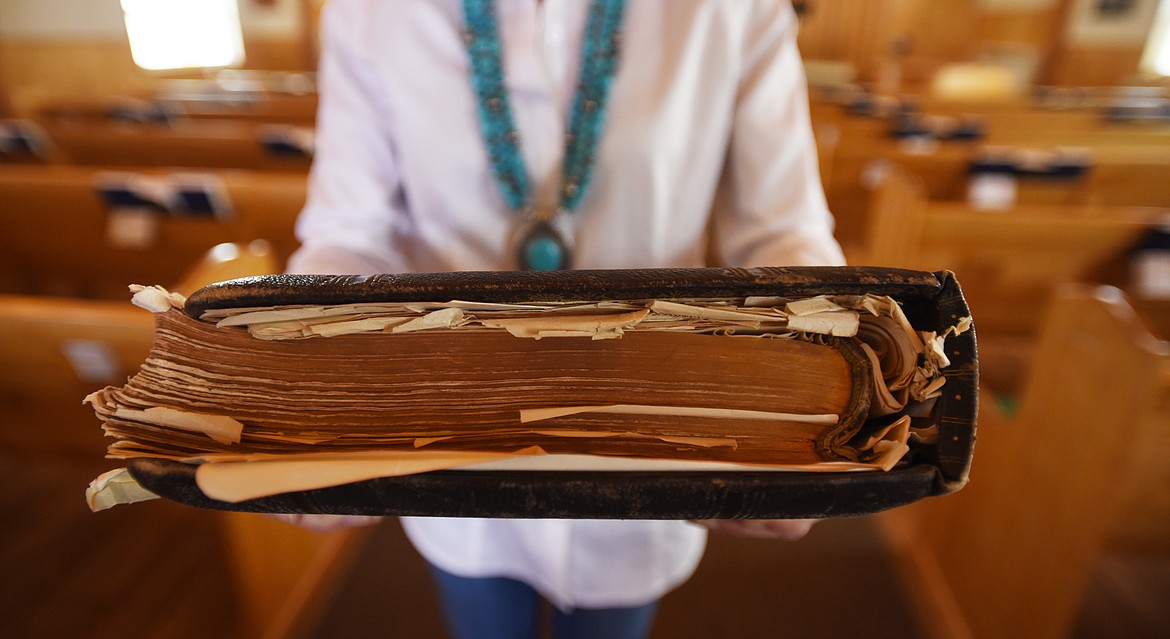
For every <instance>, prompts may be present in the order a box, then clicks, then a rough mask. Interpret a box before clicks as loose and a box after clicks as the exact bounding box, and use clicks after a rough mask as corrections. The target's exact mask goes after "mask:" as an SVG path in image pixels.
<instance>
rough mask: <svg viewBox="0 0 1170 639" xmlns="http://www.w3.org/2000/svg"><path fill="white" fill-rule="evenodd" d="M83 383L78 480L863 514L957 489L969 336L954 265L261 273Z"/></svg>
mask: <svg viewBox="0 0 1170 639" xmlns="http://www.w3.org/2000/svg"><path fill="white" fill-rule="evenodd" d="M151 296H153V300H154V301H153V302H151V301H147V302H146V303H145V304H143V305H146V306H153V308H151V310H154V311H156V312H157V313H158V314H157V316H156V341H155V346H154V349H153V351H152V353H151V356H150V357H149V358H148V360H147V361H146V362H144V363H143V366H142V368H141V370H140V371H139V373H138V374H137V375H135V376H134V377H133V378H131V379H130V380H129V381H128V382H127V384H126V385H125V386H123V387H118V388H113V387H111V388H107V389H104V390H103V391H99V392H98V393H95V394H94V395H92V396H90V397H89V398H87V401H89V402H90V403H91V404H93V406H94V408H95V410H96V412H97V414H98V415H99V417H101V419H102V421H103V425H104V428H105V430H106V433H107V435H110V436H111V437H112V438H113V440H114V441H113V443H112V444H111V446H110V456H111V457H116V458H123V459H125V460H126V463H127V468H126V469H125V472H115V473H113V474H112V476H111V477H103V478H100V479H99V480H98V481H97V482H95V487H92V488H91V493H92V494H100V493H102V492H106V493H110V492H119V491H122V490H123V488H124V487H126V486H129V487H130V488H127V489H126V490H129V492H130V493H131V494H132V495H135V496H136V497H134V496H132V497H131V498H129V499H117V498H112V497H109V496H108V495H107V496H105V497H96V498H95V497H93V496H92V495H91V505H93V504H94V502H95V500H96V501H97V502H102V501H103V500H104V499H113V500H114V502H118V501H134V500H136V499H138V498H144V496H155V495H157V496H162V497H165V498H168V499H172V500H175V501H179V502H182V503H185V504H189V505H193V506H199V507H205V508H215V509H225V510H243V511H257V512H309V513H343V514H386V515H433V516H474V517H489V516H490V517H569V518H631V519H632V518H646V519H707V518H744V517H751V518H786V517H825V516H839V515H855V514H866V513H872V512H877V511H880V510H884V509H887V508H891V507H895V506H898V505H902V504H906V503H910V502H912V501H915V500H918V499H921V498H924V497H927V496H931V495H939V494H945V493H948V492H952V491H954V490H957V489H958V488H960V487H961V486H962V485H963V484H964V483H965V482H966V478H967V473H968V469H969V465H970V460H971V453H972V447H973V442H974V431H975V417H976V401H977V393H976V387H977V368H978V367H977V354H976V342H975V335H974V331H973V330H971V320H970V314H969V312H968V309H967V307H966V304H965V302H964V300H963V297H962V294H961V291H960V289H959V286H958V284H957V282H956V281H955V279H954V277H953V276H952V275H951V274H950V273H946V272H940V273H927V272H918V271H906V270H899V269H886V268H865V267H803V268H757V269H642V270H595V271H584V270H583V271H559V272H543V273H538V272H468V273H432V274H401V275H378V276H371V277H359V276H291V275H282V276H267V277H258V278H245V279H241V280H232V281H228V282H222V283H219V284H215V285H212V286H209V287H206V288H204V289H201V290H200V291H197V292H196V293H194V294H193V295H191V296H190V297H189V298H187V299H182V298H179V297H178V296H174V295H170V294H167V293H166V292H165V291H160V290H158V289H145V288H144V289H142V291H141V292H140V293H139V294H138V295H136V297H144V298H148V300H149V299H150V298H151Z"/></svg>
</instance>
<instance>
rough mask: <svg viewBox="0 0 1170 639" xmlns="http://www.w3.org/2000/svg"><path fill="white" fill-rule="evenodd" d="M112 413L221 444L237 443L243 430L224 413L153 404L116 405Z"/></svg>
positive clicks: (237, 422)
mask: <svg viewBox="0 0 1170 639" xmlns="http://www.w3.org/2000/svg"><path fill="white" fill-rule="evenodd" d="M87 400H88V398H87ZM113 415H114V417H117V418H119V419H126V420H130V421H137V422H145V423H147V424H154V425H155V426H167V427H170V428H177V429H179V430H185V431H189V432H195V433H202V434H204V435H207V436H208V437H210V438H211V439H213V440H215V441H217V442H219V443H221V444H235V443H238V442H239V441H240V436H241V435H242V434H243V432H244V425H243V424H242V423H240V422H239V421H237V420H235V419H232V418H231V417H227V416H226V415H209V414H206V413H191V412H187V411H181V410H175V409H173V408H165V407H162V406H154V407H151V408H147V409H146V410H138V409H134V408H126V407H124V406H118V407H116V408H115V409H114V411H113Z"/></svg>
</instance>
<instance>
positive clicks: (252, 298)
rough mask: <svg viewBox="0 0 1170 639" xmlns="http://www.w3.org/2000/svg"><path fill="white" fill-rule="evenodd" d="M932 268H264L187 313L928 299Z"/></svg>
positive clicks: (195, 298) (215, 290)
mask: <svg viewBox="0 0 1170 639" xmlns="http://www.w3.org/2000/svg"><path fill="white" fill-rule="evenodd" d="M940 287H941V283H940V282H939V280H938V278H937V277H936V275H935V274H934V273H928V272H924V271H910V270H905V269H893V268H877V267H851V266H820V267H818V266H809V267H767V268H752V269H743V268H670V269H610V270H579V271H462V272H452V273H403V274H383V275H370V276H361V275H266V276H259V277H248V278H241V279H235V280H228V281H226V282H218V283H216V284H211V285H209V286H206V287H204V288H201V289H199V290H198V291H195V292H194V293H192V294H191V295H190V296H189V297H188V298H187V303H186V306H185V311H186V313H187V314H188V315H189V316H191V317H195V318H198V317H199V316H200V315H202V313H203V312H204V311H206V310H210V309H220V308H246V307H255V306H275V305H282V304H290V305H291V304H306V305H313V304H322V305H324V304H355V303H364V302H434V301H448V300H452V299H460V300H470V301H479V302H515V303H519V302H537V301H598V300H605V299H670V298H704V297H739V296H748V295H779V296H809V295H818V294H822V293H826V292H832V293H835V294H841V295H859V294H864V293H875V294H878V295H890V296H891V297H895V298H902V297H918V298H930V297H933V296H934V295H935V294H937V292H938V291H939V289H940Z"/></svg>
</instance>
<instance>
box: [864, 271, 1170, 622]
mask: <svg viewBox="0 0 1170 639" xmlns="http://www.w3.org/2000/svg"><path fill="white" fill-rule="evenodd" d="M1168 361H1170V347H1168V345H1167V344H1166V343H1165V342H1162V341H1160V340H1157V339H1155V338H1154V337H1153V336H1151V334H1150V333H1149V332H1148V331H1147V330H1146V328H1145V327H1144V326H1143V325H1142V324H1141V322H1139V321H1138V319H1137V317H1136V315H1135V314H1134V313H1133V311H1132V309H1131V308H1130V307H1129V305H1128V304H1127V303H1126V301H1125V299H1124V296H1123V295H1121V293H1120V291H1118V290H1117V289H1112V288H1108V287H1105V288H1094V287H1070V288H1064V289H1062V290H1061V292H1060V294H1059V295H1057V296H1056V298H1055V301H1054V303H1053V305H1052V308H1051V310H1050V312H1049V314H1048V315H1047V318H1046V321H1045V322H1044V327H1043V331H1042V338H1041V341H1040V344H1039V348H1038V351H1037V359H1036V363H1035V366H1034V367H1033V369H1032V374H1031V376H1030V380H1029V382H1028V384H1027V387H1026V390H1025V393H1024V395H1023V400H1022V403H1021V410H1020V412H1019V414H1018V416H1017V417H1014V418H1006V417H1003V416H1002V415H999V414H997V413H995V411H994V410H993V409H992V410H989V409H987V408H985V409H984V410H981V411H980V412H981V414H980V419H979V444H978V446H977V447H976V452H975V461H974V463H973V465H972V471H971V479H970V483H969V484H968V485H967V486H966V487H965V488H964V489H963V490H961V491H959V492H958V493H956V494H954V495H950V496H947V497H944V498H942V499H938V500H928V501H927V502H923V503H921V504H917V505H914V506H911V507H907V508H905V509H899V510H896V511H891V512H889V513H886V514H884V515H883V516H882V518H881V521H882V523H883V525H884V526H885V528H886V530H887V532H888V538H889V540H890V542H891V544H892V546H893V548H894V550H895V551H896V552H897V553H898V556H899V557H900V559H901V560H902V561H901V562H900V565H901V566H902V567H903V568H904V569H905V571H906V579H905V583H906V586H907V588H909V589H910V591H911V592H912V593H913V595H914V596H913V600H914V601H915V602H916V603H917V604H918V605H920V606H921V610H920V612H921V613H922V614H921V619H922V625H923V627H924V629H926V630H927V636H929V637H932V638H943V637H948V638H956V639H957V638H970V639H981V638H984V637H987V638H995V637H1033V638H1036V639H1058V638H1063V637H1068V636H1069V634H1070V632H1071V630H1072V627H1073V623H1074V620H1075V619H1076V616H1077V613H1078V610H1079V608H1080V606H1081V605H1082V600H1083V596H1084V592H1085V589H1086V585H1087V583H1088V581H1089V578H1090V574H1091V572H1092V570H1093V567H1094V565H1095V563H1096V562H1097V561H1098V559H1099V558H1100V557H1101V555H1102V553H1103V552H1104V551H1105V550H1106V549H1107V547H1108V544H1109V540H1110V538H1111V537H1112V535H1113V534H1114V531H1115V530H1117V529H1118V528H1119V527H1120V528H1125V527H1126V525H1127V524H1126V522H1125V521H1124V520H1121V519H1119V517H1121V516H1122V515H1124V514H1125V512H1126V511H1125V508H1124V505H1125V504H1126V502H1127V500H1128V499H1129V495H1128V494H1127V492H1128V491H1130V487H1131V484H1129V483H1128V482H1126V481H1124V479H1123V478H1125V477H1126V476H1127V475H1128V473H1129V471H1130V470H1131V465H1132V463H1133V461H1134V459H1135V457H1134V455H1135V453H1136V452H1137V451H1138V448H1137V445H1138V444H1140V443H1142V442H1144V441H1148V437H1147V436H1148V433H1146V432H1143V431H1144V430H1145V429H1146V428H1148V425H1149V424H1150V423H1151V421H1150V413H1151V409H1152V407H1153V399H1154V397H1155V396H1156V394H1157V393H1158V392H1159V388H1161V387H1163V385H1164V384H1165V382H1166V378H1165V371H1166V370H1167V368H1166V367H1167V363H1168ZM984 405H985V406H987V404H984ZM1161 423H1162V424H1163V425H1164V424H1165V423H1166V422H1165V419H1164V418H1163V419H1162V420H1161ZM1162 439H1163V440H1165V434H1164V433H1163V436H1162ZM1160 464H1161V468H1162V469H1163V472H1164V471H1165V469H1166V468H1167V462H1166V458H1165V457H1162V458H1161V459H1160ZM1164 488H1165V487H1164V486H1162V487H1161V489H1162V492H1164ZM1162 512H1165V511H1162ZM1162 529H1163V530H1164V529H1165V525H1164V523H1163V525H1162ZM1165 541H1166V540H1165V539H1163V549H1165Z"/></svg>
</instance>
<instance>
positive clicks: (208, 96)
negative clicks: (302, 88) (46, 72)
mask: <svg viewBox="0 0 1170 639" xmlns="http://www.w3.org/2000/svg"><path fill="white" fill-rule="evenodd" d="M316 114H317V96H316V94H312V93H311V94H306V95H288V94H266V93H261V94H254V93H247V92H244V93H240V94H238V95H236V94H233V93H231V92H223V91H219V92H214V91H198V90H195V91H188V92H175V91H170V92H159V93H157V94H155V95H147V96H143V97H136V96H126V97H117V98H109V99H105V100H83V101H76V100H68V101H67V100H58V101H54V102H51V103H47V104H43V105H41V106H40V107H38V108H37V109H36V115H37V118H38V119H40V120H42V121H48V122H54V123H64V122H91V123H101V122H104V123H110V122H116V121H120V120H121V121H141V122H149V121H151V120H153V119H157V118H160V117H166V118H167V119H170V120H185V119H196V120H199V119H209V120H240V121H247V122H257V123H270V124H295V125H298V126H313V124H314V123H315V121H316Z"/></svg>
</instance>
